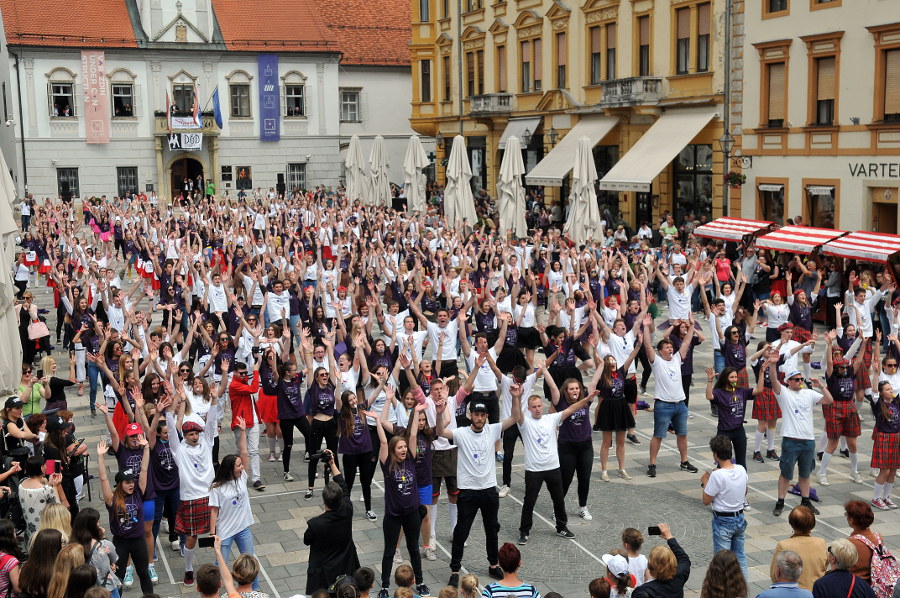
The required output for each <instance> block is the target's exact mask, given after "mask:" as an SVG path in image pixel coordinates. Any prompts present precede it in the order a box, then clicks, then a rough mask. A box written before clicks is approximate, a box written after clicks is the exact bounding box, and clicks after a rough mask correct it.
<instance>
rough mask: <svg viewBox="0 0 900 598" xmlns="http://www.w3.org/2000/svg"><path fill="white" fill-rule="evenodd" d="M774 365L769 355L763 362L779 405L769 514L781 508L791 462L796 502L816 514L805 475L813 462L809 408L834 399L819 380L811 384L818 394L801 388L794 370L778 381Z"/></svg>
mask: <svg viewBox="0 0 900 598" xmlns="http://www.w3.org/2000/svg"><path fill="white" fill-rule="evenodd" d="M777 364H778V358H777V357H774V356H773V357H770V358H769V360H768V361H767V363H766V365H765V367H768V368H769V379H770V380H771V381H772V392H774V393H775V398H776V400H777V401H778V406H779V407H781V459H780V465H781V475H780V476H779V477H778V501H777V502H776V503H775V508H774V509H773V510H772V514H773V515H775V516H776V517H778V516H779V515H781V512H782V511H784V497H785V495H786V494H787V489H788V485H789V484H790V482H791V479H792V478H793V477H794V465H797V466H798V472H797V473H798V480H797V485H798V486H800V504H801V505H803V506H804V507H807V508H808V509H809V510H810V511H812V512H813V514H815V515H818V514H819V510H818V509H817V508H815V507H814V506H813V504H812V502H810V500H809V475H810V474H811V473H812V470H813V468H814V467H815V464H816V436H815V431H814V430H813V407H815V406H816V405H830V404H832V403H833V402H834V399H833V398H832V396H831V393H830V392H828V388H826V387H825V385H823V384H822V381H821V380H817V379H813V381H812V386H813V388H817V389H819V390H821V391H822V394H819V393H817V392H815V391H813V390H810V389H809V388H803V375H802V374H801V373H800V371H799V370H796V369H795V370H792V371H789V372H787V373H786V374H785V376H784V381H785V383H784V384H781V383H780V382H779V381H778V372H777V370H776V367H777Z"/></svg>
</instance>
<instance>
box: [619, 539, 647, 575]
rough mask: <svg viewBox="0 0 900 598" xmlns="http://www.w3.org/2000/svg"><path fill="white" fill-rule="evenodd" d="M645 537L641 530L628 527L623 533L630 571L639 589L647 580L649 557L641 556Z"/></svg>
mask: <svg viewBox="0 0 900 598" xmlns="http://www.w3.org/2000/svg"><path fill="white" fill-rule="evenodd" d="M643 545H644V536H643V535H642V534H641V532H640V530H637V529H635V528H633V527H627V528H625V529H624V530H623V531H622V546H624V548H625V553H626V555H627V556H628V571H630V572H631V574H632V575H633V576H634V578H635V582H634V587H638V586H639V585H641V584H642V583H644V580H645V579H647V557H646V556H644V555H642V554H641V546H643Z"/></svg>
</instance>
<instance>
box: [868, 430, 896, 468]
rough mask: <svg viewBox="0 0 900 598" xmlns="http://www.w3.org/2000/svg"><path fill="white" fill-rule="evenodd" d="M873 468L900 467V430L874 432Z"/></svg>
mask: <svg viewBox="0 0 900 598" xmlns="http://www.w3.org/2000/svg"><path fill="white" fill-rule="evenodd" d="M871 467H872V469H896V468H898V467H900V432H897V433H894V434H885V433H884V432H879V431H878V430H875V432H873V433H872V463H871Z"/></svg>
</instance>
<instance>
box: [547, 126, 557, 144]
mask: <svg viewBox="0 0 900 598" xmlns="http://www.w3.org/2000/svg"><path fill="white" fill-rule="evenodd" d="M547 136H548V137H549V138H550V147H551V148H552V147H553V146H554V145H556V140H557V139H559V133H558V132H557V131H556V129H554V128H553V125H551V126H550V132H549V133H547Z"/></svg>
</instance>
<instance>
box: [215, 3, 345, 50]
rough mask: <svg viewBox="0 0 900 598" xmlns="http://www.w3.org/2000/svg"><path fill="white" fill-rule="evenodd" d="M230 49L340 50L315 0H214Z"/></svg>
mask: <svg viewBox="0 0 900 598" xmlns="http://www.w3.org/2000/svg"><path fill="white" fill-rule="evenodd" d="M212 4H213V10H214V11H215V14H216V19H218V21H219V29H221V31H222V37H223V38H224V39H225V46H226V47H227V48H228V49H229V50H257V51H259V50H261V51H271V52H288V51H295V52H296V51H316V50H318V51H329V50H330V51H334V52H336V51H338V50H339V49H340V48H339V47H338V45H337V44H335V43H329V36H328V32H327V30H326V29H325V27H324V26H323V24H322V19H321V16H320V15H319V13H318V11H317V10H316V8H317V7H316V5H315V4H314V3H313V2H308V1H306V0H264V1H262V2H247V1H246V0H213V3H212Z"/></svg>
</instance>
